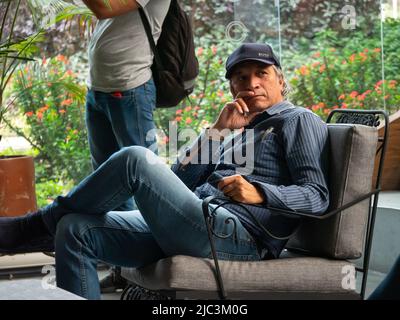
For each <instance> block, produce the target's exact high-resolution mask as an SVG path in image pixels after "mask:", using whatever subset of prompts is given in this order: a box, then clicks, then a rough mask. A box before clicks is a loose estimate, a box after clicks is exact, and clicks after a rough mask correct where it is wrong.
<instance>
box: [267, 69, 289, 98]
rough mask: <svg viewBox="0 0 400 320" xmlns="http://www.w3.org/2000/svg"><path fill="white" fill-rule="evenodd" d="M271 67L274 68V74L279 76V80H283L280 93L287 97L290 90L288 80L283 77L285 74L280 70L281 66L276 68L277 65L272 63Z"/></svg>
mask: <svg viewBox="0 0 400 320" xmlns="http://www.w3.org/2000/svg"><path fill="white" fill-rule="evenodd" d="M272 67H273V68H274V70H275V73H276V75H277V76H278V78H279V79H280V80H282V81H283V89H282V92H281V94H282V96H283V97H284V98H285V99H286V98H287V97H288V95H289V93H290V91H291V87H290V84H289V82H288V81H287V79H286V77H285V74H284V73H283V71H282V69H281V68H278V67H277V66H276V65H274V64H273V65H272Z"/></svg>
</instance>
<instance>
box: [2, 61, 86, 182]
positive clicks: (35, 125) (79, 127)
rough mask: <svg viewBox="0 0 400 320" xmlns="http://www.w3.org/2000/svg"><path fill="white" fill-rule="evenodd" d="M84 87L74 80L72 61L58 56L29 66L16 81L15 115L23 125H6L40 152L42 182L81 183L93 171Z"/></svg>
mask: <svg viewBox="0 0 400 320" xmlns="http://www.w3.org/2000/svg"><path fill="white" fill-rule="evenodd" d="M85 93H86V88H85V86H84V85H83V84H80V83H79V82H77V81H76V76H75V73H74V72H73V71H72V70H71V69H70V68H69V62H68V59H67V58H66V57H65V56H62V55H58V56H56V57H54V58H50V59H46V58H43V59H42V62H41V63H40V64H38V63H27V64H26V65H25V66H23V67H21V68H19V69H18V71H17V72H16V74H15V79H14V81H13V96H14V97H15V98H14V103H13V105H14V107H15V108H14V109H13V110H14V112H15V113H16V114H19V115H20V116H23V118H24V120H25V123H23V124H20V125H18V124H15V123H12V122H11V121H8V120H6V123H7V124H8V126H9V127H10V128H11V129H12V130H14V131H15V132H16V133H17V134H18V135H20V136H23V137H25V139H26V140H28V141H29V142H30V144H31V145H32V147H34V148H35V149H37V150H38V152H39V153H38V155H37V157H36V160H37V162H38V163H40V164H41V166H42V167H43V170H42V172H39V173H38V181H41V180H42V179H53V180H54V179H61V180H64V181H69V180H72V181H74V182H79V181H80V180H81V179H83V178H84V177H85V176H86V175H87V174H88V173H89V172H90V171H91V165H90V153H89V150H88V145H87V132H86V126H85V123H84V108H83V106H84V101H85Z"/></svg>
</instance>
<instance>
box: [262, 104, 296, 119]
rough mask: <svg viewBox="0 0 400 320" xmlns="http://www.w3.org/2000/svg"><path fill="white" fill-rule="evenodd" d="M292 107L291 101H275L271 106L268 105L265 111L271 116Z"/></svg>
mask: <svg viewBox="0 0 400 320" xmlns="http://www.w3.org/2000/svg"><path fill="white" fill-rule="evenodd" d="M292 108H294V105H293V103H291V102H290V101H287V100H283V101H281V102H278V103H275V104H274V105H273V106H271V107H269V108H268V109H267V110H265V111H264V112H266V113H267V114H268V115H270V116H273V115H275V114H278V113H281V112H282V111H285V110H288V109H292Z"/></svg>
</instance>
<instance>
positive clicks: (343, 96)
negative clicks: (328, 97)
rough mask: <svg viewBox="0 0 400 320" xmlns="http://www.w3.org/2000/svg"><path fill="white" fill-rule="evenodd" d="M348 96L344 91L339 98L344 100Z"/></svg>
mask: <svg viewBox="0 0 400 320" xmlns="http://www.w3.org/2000/svg"><path fill="white" fill-rule="evenodd" d="M345 97H346V96H345V94H344V93H342V94H341V95H340V96H339V98H338V99H339V100H343V99H344V98H345Z"/></svg>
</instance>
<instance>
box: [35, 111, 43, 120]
mask: <svg viewBox="0 0 400 320" xmlns="http://www.w3.org/2000/svg"><path fill="white" fill-rule="evenodd" d="M36 117H37V118H38V119H39V120H42V119H43V113H41V112H36Z"/></svg>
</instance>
